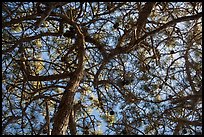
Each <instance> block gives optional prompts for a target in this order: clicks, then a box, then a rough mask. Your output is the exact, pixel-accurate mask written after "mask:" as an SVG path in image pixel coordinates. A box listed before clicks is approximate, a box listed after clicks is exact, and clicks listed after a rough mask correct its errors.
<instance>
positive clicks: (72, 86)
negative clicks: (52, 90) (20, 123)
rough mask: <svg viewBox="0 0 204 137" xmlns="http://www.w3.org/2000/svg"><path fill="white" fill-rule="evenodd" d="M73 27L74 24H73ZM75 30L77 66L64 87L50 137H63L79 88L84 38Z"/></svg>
mask: <svg viewBox="0 0 204 137" xmlns="http://www.w3.org/2000/svg"><path fill="white" fill-rule="evenodd" d="M73 25H75V24H73ZM75 27H76V30H77V40H76V43H75V46H77V47H78V55H77V58H78V62H79V63H78V64H77V69H76V71H75V72H74V73H73V76H71V77H70V81H69V83H68V85H67V87H66V90H65V92H64V94H63V96H62V99H61V102H60V105H59V108H58V112H57V113H56V116H55V119H54V124H53V130H52V135H65V134H66V130H67V127H68V123H69V116H70V114H71V111H72V108H73V101H74V95H75V92H76V89H77V87H78V86H79V83H80V81H81V79H82V78H83V65H84V56H85V49H84V44H85V38H84V35H83V34H82V31H81V29H80V28H79V27H78V26H76V25H75Z"/></svg>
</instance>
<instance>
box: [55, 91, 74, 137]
mask: <svg viewBox="0 0 204 137" xmlns="http://www.w3.org/2000/svg"><path fill="white" fill-rule="evenodd" d="M74 94H75V92H70V91H66V92H64V95H63V97H62V100H61V103H60V105H59V108H58V112H57V114H56V116H55V119H54V124H53V130H52V135H65V133H66V130H67V127H68V123H69V115H70V113H71V110H72V104H73V100H74Z"/></svg>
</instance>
